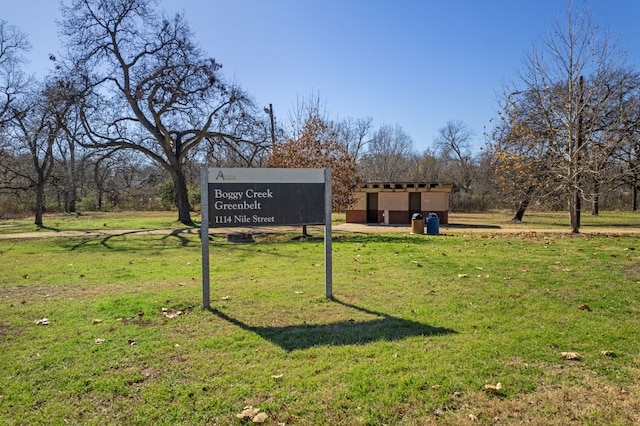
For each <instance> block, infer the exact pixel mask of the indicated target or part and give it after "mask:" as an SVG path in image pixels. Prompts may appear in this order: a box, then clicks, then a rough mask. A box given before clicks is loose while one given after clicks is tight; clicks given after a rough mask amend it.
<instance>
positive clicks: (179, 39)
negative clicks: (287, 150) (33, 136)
mask: <svg viewBox="0 0 640 426" xmlns="http://www.w3.org/2000/svg"><path fill="white" fill-rule="evenodd" d="M156 6H157V1H155V0H71V1H70V2H69V4H68V5H63V7H62V16H63V20H62V22H60V29H61V32H62V34H63V35H64V36H65V38H66V46H67V49H68V52H69V58H70V59H71V61H72V63H73V64H74V65H75V70H76V72H77V73H78V75H79V76H80V77H79V81H82V82H83V83H84V84H85V85H86V87H87V88H90V89H91V94H90V95H87V96H86V97H85V98H84V103H83V105H82V111H81V112H82V114H81V117H82V119H83V124H84V126H85V129H86V132H87V137H88V138H89V140H90V144H89V145H90V146H92V147H94V148H99V149H111V148H121V149H129V150H135V151H138V152H141V153H143V154H144V155H146V156H147V157H149V158H150V159H151V160H152V161H154V162H155V163H157V164H158V165H160V166H161V167H163V168H164V169H165V170H166V171H167V172H168V173H169V174H170V176H171V178H172V180H173V183H174V188H175V192H176V206H177V208H178V220H179V221H180V222H182V223H184V224H188V225H191V224H192V223H193V222H192V220H191V215H190V205H189V198H188V193H187V191H188V189H187V180H186V177H185V167H187V162H188V161H189V159H190V157H189V154H190V153H191V151H193V150H195V149H196V148H197V147H198V146H199V145H201V143H202V142H203V141H205V140H206V139H210V140H211V139H214V138H223V139H225V140H232V141H234V142H235V143H241V142H242V141H244V140H245V132H246V131H247V130H248V128H249V129H250V130H252V126H248V127H247V126H245V125H244V124H245V123H246V122H251V121H253V116H254V113H255V109H254V107H253V105H252V103H251V102H250V100H249V98H248V97H247V96H246V95H245V94H244V93H243V92H242V91H241V90H240V88H239V87H237V86H236V85H233V84H228V83H226V82H225V81H224V80H223V78H222V76H221V73H220V68H221V65H220V64H219V63H218V62H216V60H214V59H212V58H208V57H206V56H205V54H204V53H203V51H202V50H201V49H200V47H199V46H198V45H197V44H196V43H195V42H194V40H193V34H192V33H191V31H190V29H189V26H188V25H187V22H186V21H185V19H184V16H183V15H176V16H175V17H173V18H171V19H170V18H168V17H166V16H165V15H164V14H162V13H161V12H159V11H157V10H156ZM265 137H266V135H265Z"/></svg>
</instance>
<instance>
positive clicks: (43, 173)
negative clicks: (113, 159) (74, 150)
mask: <svg viewBox="0 0 640 426" xmlns="http://www.w3.org/2000/svg"><path fill="white" fill-rule="evenodd" d="M71 92H72V91H71V90H70V88H69V87H68V86H67V85H66V83H65V82H64V81H61V80H55V79H51V80H49V81H48V82H47V83H45V84H44V85H42V87H36V88H35V89H34V90H33V91H32V92H31V93H30V94H29V95H24V96H21V97H20V99H19V100H18V101H16V102H15V103H14V105H13V106H12V107H11V115H12V121H11V126H10V127H9V128H8V130H7V131H8V133H9V135H10V137H11V138H12V140H13V141H14V142H13V144H12V148H13V150H14V155H15V156H28V158H29V159H30V165H29V166H28V167H24V165H23V164H21V163H17V164H3V165H2V167H3V169H6V170H9V172H8V173H9V174H12V175H14V176H16V177H19V179H16V180H15V181H16V182H21V183H19V185H21V186H20V187H16V188H14V189H20V190H24V191H27V190H33V191H34V192H35V224H36V225H37V226H40V227H42V226H43V213H44V207H45V187H46V184H47V182H48V180H49V178H50V176H51V173H52V171H53V166H54V144H55V142H56V140H57V139H58V137H59V135H60V133H61V132H62V128H63V126H64V122H65V120H66V118H67V113H68V111H69V108H70V107H71V105H73V103H74V101H75V100H74V98H73V96H70V93H71ZM16 166H17V167H16ZM5 174H6V173H5Z"/></svg>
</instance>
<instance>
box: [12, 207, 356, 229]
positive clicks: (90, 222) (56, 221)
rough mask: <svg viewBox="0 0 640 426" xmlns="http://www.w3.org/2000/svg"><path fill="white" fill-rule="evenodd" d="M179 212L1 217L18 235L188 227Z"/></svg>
mask: <svg viewBox="0 0 640 426" xmlns="http://www.w3.org/2000/svg"><path fill="white" fill-rule="evenodd" d="M176 219H177V213H176V212H170V211H160V212H116V213H113V212H111V213H106V212H87V213H83V214H79V215H76V214H65V213H54V214H46V215H45V216H44V219H43V222H44V227H43V228H38V227H37V226H36V225H34V223H33V218H32V217H28V218H24V219H11V220H6V219H5V220H0V234H16V233H21V232H47V231H108V230H121V229H129V230H139V229H176V228H187V226H185V225H183V224H182V223H180V222H178V221H177V220H176ZM192 219H193V220H194V221H196V222H197V224H198V225H199V223H200V215H199V213H192ZM344 221H345V214H344V213H335V214H333V218H332V222H333V223H343V222H344Z"/></svg>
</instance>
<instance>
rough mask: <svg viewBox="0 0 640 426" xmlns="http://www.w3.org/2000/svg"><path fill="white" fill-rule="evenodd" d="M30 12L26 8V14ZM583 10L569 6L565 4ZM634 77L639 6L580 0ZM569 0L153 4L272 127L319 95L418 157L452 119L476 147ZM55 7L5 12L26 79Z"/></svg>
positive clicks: (334, 112)
mask: <svg viewBox="0 0 640 426" xmlns="http://www.w3.org/2000/svg"><path fill="white" fill-rule="evenodd" d="M27 4H28V7H25V5H27ZM575 4H578V5H582V1H580V0H574V5H575ZM586 4H587V5H588V7H589V8H590V9H591V11H592V14H593V17H594V21H595V22H596V23H598V24H599V25H601V26H602V27H606V28H609V29H610V30H611V32H612V34H613V35H615V36H617V37H618V38H619V46H620V48H621V49H623V50H625V51H627V52H628V59H629V63H630V64H631V65H633V66H634V67H635V68H636V69H637V70H638V69H640V0H587V1H586ZM566 5H567V2H566V0H535V1H533V0H384V1H383V0H225V1H222V0H161V1H160V7H161V8H163V9H165V10H166V11H167V12H168V13H169V14H174V13H176V12H184V13H185V15H186V18H187V20H188V21H189V23H190V26H191V28H192V30H193V31H194V32H195V35H196V39H197V40H198V42H199V43H200V45H201V46H202V47H203V49H204V50H205V51H206V52H207V53H208V54H209V55H210V56H212V57H214V58H216V59H217V60H218V61H219V62H221V63H222V64H223V72H224V74H225V75H226V77H227V78H228V79H232V80H235V81H236V82H237V83H238V84H240V85H241V86H242V87H243V88H244V89H245V90H246V91H247V92H248V93H249V94H250V95H252V96H253V97H254V99H255V101H256V102H257V103H258V105H260V106H268V104H269V103H271V104H273V108H274V112H275V115H276V117H277V119H278V120H279V121H284V120H287V119H288V116H289V112H290V111H291V110H292V109H293V108H294V106H295V104H296V102H297V100H298V99H300V98H303V97H304V98H309V97H311V96H318V97H319V98H320V100H321V101H322V103H323V104H324V105H325V108H326V111H327V113H328V114H329V116H330V117H331V118H346V117H353V118H364V117H371V118H372V119H373V124H374V127H375V128H378V127H379V126H381V125H383V124H389V125H396V124H398V125H400V126H401V127H402V128H403V129H404V130H405V132H407V133H408V134H409V135H410V136H411V137H412V139H413V141H414V146H415V149H416V151H417V152H421V151H423V150H424V149H426V148H429V147H430V146H431V145H432V142H433V139H434V138H435V137H436V136H437V133H438V129H439V128H441V127H443V126H444V125H445V124H446V123H447V121H449V120H461V121H463V122H464V123H465V124H467V126H469V127H470V128H471V129H472V130H473V131H474V132H475V133H476V137H475V140H474V142H475V146H476V147H480V146H482V145H483V144H484V136H483V132H484V131H485V129H487V130H489V129H490V128H491V123H490V121H489V120H490V119H491V118H492V117H495V115H496V109H497V94H498V93H500V92H501V89H502V84H503V82H505V81H513V80H515V78H516V70H517V69H518V68H519V67H520V66H521V64H522V59H523V55H524V53H525V51H526V50H527V49H529V48H530V47H531V45H532V43H533V42H534V41H535V40H536V39H537V38H539V36H540V34H541V33H542V32H543V31H544V30H545V29H546V28H548V27H549V26H550V25H551V24H552V23H553V22H554V20H557V19H561V18H562V17H563V16H564V11H565V9H566ZM58 18H59V12H58V2H57V1H54V0H26V1H22V2H11V3H9V4H6V5H3V7H2V12H1V13H0V19H4V20H6V21H8V22H9V23H10V24H12V25H16V26H18V27H19V28H20V29H21V30H22V31H23V32H25V33H26V34H27V35H28V36H29V39H30V41H31V43H32V45H33V48H32V50H31V52H30V54H29V59H30V60H31V62H30V64H29V65H28V67H27V70H28V71H29V72H33V73H36V74H37V75H40V76H42V75H44V73H45V72H46V69H47V68H48V67H50V63H49V62H48V60H47V58H48V56H49V53H54V54H55V53H58V52H59V51H60V43H59V41H58V39H57V28H56V25H55V22H54V20H55V19H58Z"/></svg>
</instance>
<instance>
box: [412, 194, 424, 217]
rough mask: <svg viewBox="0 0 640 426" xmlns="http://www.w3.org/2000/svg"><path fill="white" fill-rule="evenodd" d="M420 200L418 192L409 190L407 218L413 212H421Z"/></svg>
mask: <svg viewBox="0 0 640 426" xmlns="http://www.w3.org/2000/svg"><path fill="white" fill-rule="evenodd" d="M420 201H421V199H420V193H419V192H409V218H411V217H412V216H413V214H414V213H420V214H422V203H421V202H420Z"/></svg>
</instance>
